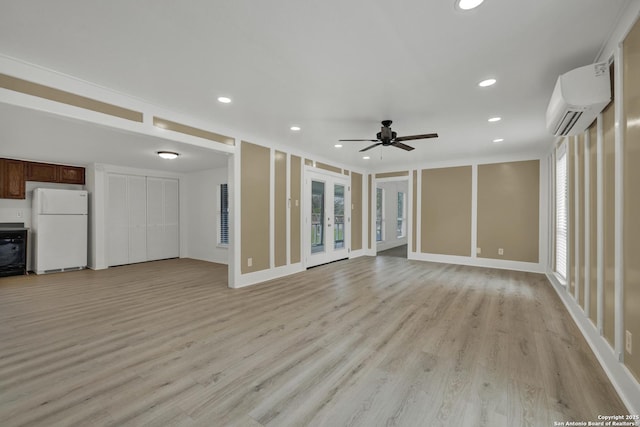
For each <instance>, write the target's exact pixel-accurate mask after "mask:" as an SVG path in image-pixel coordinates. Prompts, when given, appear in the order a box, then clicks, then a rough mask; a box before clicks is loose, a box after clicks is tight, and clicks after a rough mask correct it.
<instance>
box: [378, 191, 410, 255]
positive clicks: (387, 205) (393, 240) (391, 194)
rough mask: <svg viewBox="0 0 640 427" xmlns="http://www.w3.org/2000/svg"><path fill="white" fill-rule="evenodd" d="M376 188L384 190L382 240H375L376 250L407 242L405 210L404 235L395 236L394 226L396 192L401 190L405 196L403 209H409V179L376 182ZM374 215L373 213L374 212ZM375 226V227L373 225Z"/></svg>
mask: <svg viewBox="0 0 640 427" xmlns="http://www.w3.org/2000/svg"><path fill="white" fill-rule="evenodd" d="M376 187H377V188H382V189H383V192H384V212H383V218H384V230H385V233H384V236H383V237H384V240H383V241H382V242H377V245H376V246H377V250H378V252H380V251H385V250H387V249H391V248H395V247H397V246H402V245H406V244H407V233H408V232H409V228H408V223H409V215H408V213H407V212H406V211H405V218H406V220H407V231H406V232H405V235H404V237H402V238H400V239H399V238H398V237H396V226H397V220H398V193H399V192H403V193H404V197H405V210H408V209H409V203H408V200H407V197H408V193H409V181H391V182H378V183H377V184H376ZM375 206H376V204H375V203H373V204H372V207H373V208H375ZM374 215H375V213H374ZM374 228H375V227H374Z"/></svg>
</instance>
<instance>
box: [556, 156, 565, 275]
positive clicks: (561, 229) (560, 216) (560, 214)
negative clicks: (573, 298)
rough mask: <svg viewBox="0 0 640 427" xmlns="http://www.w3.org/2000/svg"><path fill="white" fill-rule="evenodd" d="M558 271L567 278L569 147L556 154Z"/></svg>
mask: <svg viewBox="0 0 640 427" xmlns="http://www.w3.org/2000/svg"><path fill="white" fill-rule="evenodd" d="M556 158H557V160H556V273H558V274H559V275H560V276H561V277H562V278H564V279H565V280H566V278H567V229H568V226H567V147H566V143H565V144H562V145H561V146H560V148H559V149H558V152H557V154H556Z"/></svg>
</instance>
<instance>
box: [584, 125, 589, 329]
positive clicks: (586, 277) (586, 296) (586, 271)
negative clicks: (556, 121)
mask: <svg viewBox="0 0 640 427" xmlns="http://www.w3.org/2000/svg"><path fill="white" fill-rule="evenodd" d="M590 144H591V136H590V135H589V130H588V129H587V131H585V135H584V193H583V194H584V224H583V225H584V315H585V316H586V317H589V314H590V311H591V310H590V305H591V286H590V283H591V206H590V204H591V194H590V192H591V179H590V177H591V161H590V159H591V148H590V146H589V145H590Z"/></svg>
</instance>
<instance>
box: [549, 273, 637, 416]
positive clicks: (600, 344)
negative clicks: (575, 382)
mask: <svg viewBox="0 0 640 427" xmlns="http://www.w3.org/2000/svg"><path fill="white" fill-rule="evenodd" d="M547 279H548V280H549V282H550V283H551V285H552V286H553V288H554V289H555V290H556V293H557V294H558V296H559V297H560V299H561V300H562V303H563V304H564V306H565V308H566V309H567V311H568V312H569V314H571V317H572V318H573V321H574V322H575V323H576V325H577V326H578V328H579V329H580V332H582V335H583V336H584V338H585V340H587V343H589V346H590V347H591V350H592V351H593V353H594V354H595V355H596V358H597V359H598V361H599V362H600V365H601V366H602V369H604V371H605V373H606V374H607V376H608V377H609V380H610V381H611V383H612V384H613V387H614V388H615V389H616V391H617V392H618V394H619V395H620V399H622V402H623V403H624V404H625V406H626V407H627V410H628V411H629V414H634V415H637V414H640V384H639V383H638V382H637V381H636V380H635V378H634V376H633V374H632V373H631V372H629V369H627V367H626V366H625V365H624V364H623V363H621V362H620V361H619V360H618V357H617V356H616V354H615V352H614V350H613V348H611V346H610V345H609V344H608V343H607V341H606V340H605V339H604V337H603V336H602V335H600V333H599V332H598V330H597V328H596V327H595V326H594V325H593V323H591V320H589V318H588V317H587V316H585V314H584V312H583V311H582V308H580V306H579V305H578V304H577V303H576V301H575V299H573V297H572V296H571V295H570V294H569V293H568V292H567V290H566V287H565V286H563V285H561V284H560V282H559V281H558V279H557V278H556V276H555V274H551V273H548V272H547Z"/></svg>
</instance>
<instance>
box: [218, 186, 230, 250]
mask: <svg viewBox="0 0 640 427" xmlns="http://www.w3.org/2000/svg"><path fill="white" fill-rule="evenodd" d="M218 244H219V245H228V244H229V192H228V187H227V184H220V185H219V186H218Z"/></svg>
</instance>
